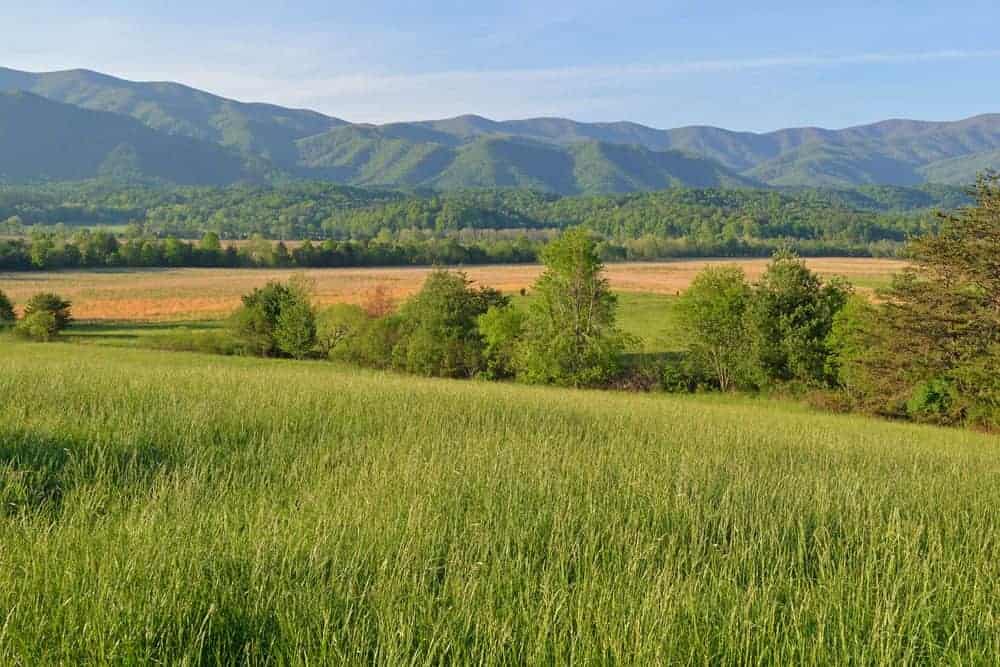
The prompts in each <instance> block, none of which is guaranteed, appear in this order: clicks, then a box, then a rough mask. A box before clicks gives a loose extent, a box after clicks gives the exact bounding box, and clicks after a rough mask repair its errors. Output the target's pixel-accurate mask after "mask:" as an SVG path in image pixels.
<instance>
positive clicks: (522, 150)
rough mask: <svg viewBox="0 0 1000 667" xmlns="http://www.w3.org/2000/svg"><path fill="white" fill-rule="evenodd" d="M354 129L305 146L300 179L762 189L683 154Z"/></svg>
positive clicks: (593, 189) (576, 189)
mask: <svg viewBox="0 0 1000 667" xmlns="http://www.w3.org/2000/svg"><path fill="white" fill-rule="evenodd" d="M400 130H401V128H400V126H396V127H389V128H387V129H383V128H376V127H359V126H348V127H342V128H338V129H335V130H332V131H330V132H327V133H325V134H321V135H319V136H315V137H309V138H307V139H303V140H301V141H299V142H298V145H299V149H300V152H301V155H302V159H301V162H300V165H299V166H300V169H299V173H300V174H302V175H308V176H311V177H314V178H326V179H330V180H334V181H337V182H342V183H352V184H355V185H389V186H408V187H431V188H437V189H442V190H453V189H458V188H493V187H505V188H531V189H537V190H547V191H550V192H557V193H560V194H577V193H581V192H589V193H614V192H632V191H636V190H659V189H662V188H667V187H672V186H689V187H740V186H742V187H751V186H754V185H760V184H758V183H754V182H753V181H751V180H750V179H748V178H745V177H742V176H740V175H738V174H735V173H733V172H731V171H729V170H728V169H726V168H725V167H723V166H722V165H720V164H718V163H715V162H713V161H711V160H706V159H703V158H698V157H694V156H691V155H688V154H685V153H681V152H679V151H662V152H658V151H651V150H649V149H646V148H643V147H641V146H635V145H620V144H610V143H603V142H597V141H582V142H579V143H572V144H569V145H566V146H561V145H556V144H552V143H546V142H541V141H536V140H528V139H522V138H515V137H503V136H482V137H475V138H472V139H469V140H468V141H467V142H465V143H462V142H460V141H458V140H455V141H449V140H447V139H444V140H440V138H439V137H436V136H435V134H434V131H433V130H427V131H421V130H416V131H406V132H404V131H400Z"/></svg>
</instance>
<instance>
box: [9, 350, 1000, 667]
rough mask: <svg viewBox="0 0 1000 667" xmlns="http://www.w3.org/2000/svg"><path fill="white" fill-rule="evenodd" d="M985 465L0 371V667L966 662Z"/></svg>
mask: <svg viewBox="0 0 1000 667" xmlns="http://www.w3.org/2000/svg"><path fill="white" fill-rule="evenodd" d="M998 455H1000V443H998V441H997V440H996V439H993V438H989V437H987V436H982V435H977V434H973V433H967V432H962V431H944V430H936V429H931V428H923V427H916V426H910V425H898V424H891V423H886V422H876V421H869V420H865V419H861V418H855V417H841V416H823V415H817V414H814V413H811V412H808V411H806V410H804V409H802V408H796V407H785V406H782V405H780V404H775V403H767V402H762V401H760V402H759V401H755V400H750V399H746V400H740V401H737V402H723V401H720V400H717V399H713V398H699V397H669V396H645V395H616V394H607V393H597V392H595V393H587V392H572V391H564V390H549V389H535V388H525V387H516V386H504V385H494V384H485V383H472V382H447V381H431V380H418V379H414V378H410V377H397V376H391V375H380V374H375V373H368V372H364V371H356V370H351V369H340V368H337V367H332V366H330V365H327V364H318V363H294V362H273V361H272V362H267V361H256V360H249V359H242V358H222V357H208V356H199V355H188V354H176V353H160V352H152V351H144V350H124V349H104V348H97V347H90V348H81V347H78V346H71V345H49V346H39V345H29V344H24V343H11V342H9V341H7V340H4V341H3V342H2V343H0V503H2V510H0V664H13V665H21V664H23V665H35V664H52V663H62V664H78V663H82V662H94V663H115V664H191V665H194V664H232V663H239V664H331V663H332V664H337V663H348V664H360V663H373V662H374V663H381V664H432V663H434V664H436V663H442V662H451V663H486V664H497V663H504V664H538V663H567V662H577V663H584V664H604V663H610V662H624V663H632V664H653V663H696V664H747V663H772V664H801V663H831V662H837V663H841V662H854V663H859V664H905V663H939V662H950V663H976V662H980V663H992V662H993V661H994V660H995V657H996V656H997V655H998V654H1000V621H998V613H1000V603H998V600H1000V532H998V519H1000V456H998Z"/></svg>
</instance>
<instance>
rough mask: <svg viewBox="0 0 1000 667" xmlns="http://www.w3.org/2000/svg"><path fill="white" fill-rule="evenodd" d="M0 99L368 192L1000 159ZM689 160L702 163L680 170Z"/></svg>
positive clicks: (15, 75)
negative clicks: (163, 136) (68, 112)
mask: <svg viewBox="0 0 1000 667" xmlns="http://www.w3.org/2000/svg"><path fill="white" fill-rule="evenodd" d="M2 90H10V91H13V90H23V91H27V92H31V93H35V94H38V95H41V96H43V97H46V98H48V99H51V100H54V101H58V102H64V103H67V104H72V105H75V106H79V107H82V108H86V109H91V110H98V111H109V112H113V113H117V114H123V115H126V116H131V117H132V118H134V119H136V120H138V121H141V122H142V123H144V124H145V125H147V126H148V127H150V128H152V129H154V130H159V131H162V132H165V133H168V134H172V135H182V136H187V137H191V138H194V139H198V140H201V141H205V142H212V143H216V144H220V145H223V146H226V147H229V148H234V149H237V150H239V151H240V152H241V153H242V154H243V155H245V156H252V157H253V158H256V159H260V160H263V161H266V162H268V163H270V164H273V165H275V166H276V167H277V168H279V169H281V170H283V171H285V172H295V173H297V174H298V175H300V176H304V177H309V178H321V179H326V180H333V181H336V182H341V183H353V184H360V185H369V184H379V185H382V184H392V185H406V186H417V185H424V186H434V187H442V188H449V187H478V186H480V185H481V186H484V187H494V186H498V185H505V186H506V185H509V186H511V187H515V186H522V185H524V186H531V187H542V188H545V189H548V190H553V191H556V192H566V193H569V192H586V191H594V192H618V191H622V190H623V189H626V190H627V189H637V190H644V189H650V188H657V187H670V186H671V185H675V184H687V185H693V184H698V185H707V184H711V183H730V184H736V185H742V184H751V185H752V184H761V183H763V184H767V185H773V186H814V187H851V186H858V185H862V184H883V185H884V184H895V185H911V184H915V183H922V182H926V181H928V180H930V181H941V182H948V183H970V182H971V181H972V180H974V178H975V175H976V173H977V172H978V171H979V170H981V169H983V168H988V167H992V166H996V164H997V160H996V157H995V153H996V152H997V151H1000V114H992V115H982V116H976V117H973V118H968V119H965V120H960V121H955V122H927V121H914V120H902V119H895V120H886V121H882V122H878V123H872V124H869V125H859V126H855V127H848V128H844V129H839V130H829V129H823V128H817V127H798V128H788V129H782V130H776V131H774V132H767V133H753V132H734V131H730V130H726V129H722V128H717V127H709V126H689V127H681V128H676V129H670V130H661V129H656V128H652V127H647V126H644V125H639V124H637V123H629V122H614V123H582V122H577V121H573V120H569V119H565V118H530V119H524V120H508V121H495V120H491V119H488V118H483V117H481V116H458V117H456V118H447V119H441V120H429V121H420V122H408V123H391V124H387V125H381V126H374V125H364V124H356V125H349V124H347V123H345V122H344V121H342V120H339V119H337V118H333V117H330V116H326V115H323V114H320V113H316V112H313V111H306V110H298V109H286V108H283V107H279V106H274V105H269V104H245V103H242V102H236V101H234V100H228V99H225V98H222V97H219V96H216V95H212V94H210V93H206V92H203V91H200V90H196V89H194V88H190V87H187V86H183V85H180V84H176V83H140V82H132V81H126V80H123V79H118V78H115V77H110V76H107V75H104V74H99V73H97V72H91V71H87V70H69V71H64V72H49V73H40V74H35V73H29V72H19V71H16V70H10V69H3V68H0V91H2ZM612 145H614V146H618V147H620V150H618V151H617V152H616V151H613V150H611V149H610V148H608V146H612ZM598 147H600V148H598ZM676 151H680V152H679V153H677V152H676ZM672 152H673V153H672ZM670 155H672V156H673V157H667V156H670ZM683 155H687V156H688V157H687V158H686V159H700V160H703V163H700V164H695V163H690V162H688V163H685V162H684V161H683V159H682V157H681V156H683ZM122 159H124V158H122ZM50 167H51V168H50V169H48V170H49V171H52V172H53V173H55V172H57V171H58V170H59V167H57V166H54V165H50ZM720 169H721V171H720ZM740 176H742V177H743V179H741V178H740ZM748 179H749V180H748Z"/></svg>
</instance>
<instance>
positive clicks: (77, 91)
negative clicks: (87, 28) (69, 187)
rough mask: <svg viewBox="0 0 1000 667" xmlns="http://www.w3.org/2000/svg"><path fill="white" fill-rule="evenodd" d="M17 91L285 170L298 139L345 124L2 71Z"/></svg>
mask: <svg viewBox="0 0 1000 667" xmlns="http://www.w3.org/2000/svg"><path fill="white" fill-rule="evenodd" d="M13 90H23V91H27V92H31V93H34V94H36V95H40V96H42V97H45V98H48V99H50V100H54V101H57V102H64V103H66V104H73V105H75V106H79V107H83V108H85V109H91V110H95V111H110V112H114V113H119V114H124V115H127V116H132V117H133V118H135V119H137V120H140V121H142V122H143V123H145V124H146V125H148V126H149V127H151V128H153V129H155V130H161V131H163V132H167V133H170V134H179V135H184V136H188V137H192V138H195V139H201V140H204V141H211V142H214V143H218V144H222V145H224V146H229V147H232V148H237V149H239V150H241V151H243V152H244V153H248V154H256V155H259V156H261V157H264V158H265V159H268V160H270V161H272V162H274V163H276V164H279V165H286V164H291V163H294V162H295V160H296V158H297V154H296V151H295V146H294V142H295V140H296V139H301V138H302V137H307V136H310V135H313V134H319V133H321V132H325V131H327V130H329V129H331V128H332V127H337V126H340V125H344V124H345V123H344V121H342V120H339V119H336V118H331V117H329V116H324V115H323V114H320V113H316V112H314V111H304V110H298V109H286V108H283V107H279V106H274V105H270V104H246V103H243V102H236V101H234V100H229V99H226V98H223V97H219V96H216V95H212V94H210V93H206V92H203V91H200V90H196V89H194V88H189V87H188V86H184V85H180V84H177V83H152V82H150V83H146V82H134V81H126V80H124V79H117V78H115V77H111V76H107V75H104V74H99V73H97V72H91V71H88V70H69V71H64V72H47V73H41V74H35V73H29V72H19V71H17V70H11V69H5V68H0V91H13Z"/></svg>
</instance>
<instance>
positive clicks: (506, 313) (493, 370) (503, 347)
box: [476, 305, 525, 380]
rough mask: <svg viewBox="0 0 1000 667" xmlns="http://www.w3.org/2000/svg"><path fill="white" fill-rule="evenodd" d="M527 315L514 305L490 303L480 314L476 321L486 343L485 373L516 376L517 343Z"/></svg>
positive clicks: (496, 375)
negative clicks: (493, 304) (494, 304)
mask: <svg viewBox="0 0 1000 667" xmlns="http://www.w3.org/2000/svg"><path fill="white" fill-rule="evenodd" d="M524 319H525V315H524V311H522V310H520V309H518V308H516V307H515V306H512V305H506V306H491V307H490V309H489V310H487V311H486V312H485V313H483V314H482V315H480V316H479V318H478V320H477V321H476V324H477V326H478V328H479V335H480V336H482V339H483V344H484V349H483V357H484V359H485V361H486V363H485V370H484V372H483V376H484V377H486V378H489V379H494V380H496V379H502V378H509V377H513V376H514V374H515V373H516V367H515V362H516V354H517V344H518V341H519V340H520V339H521V336H522V335H523V333H524Z"/></svg>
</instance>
